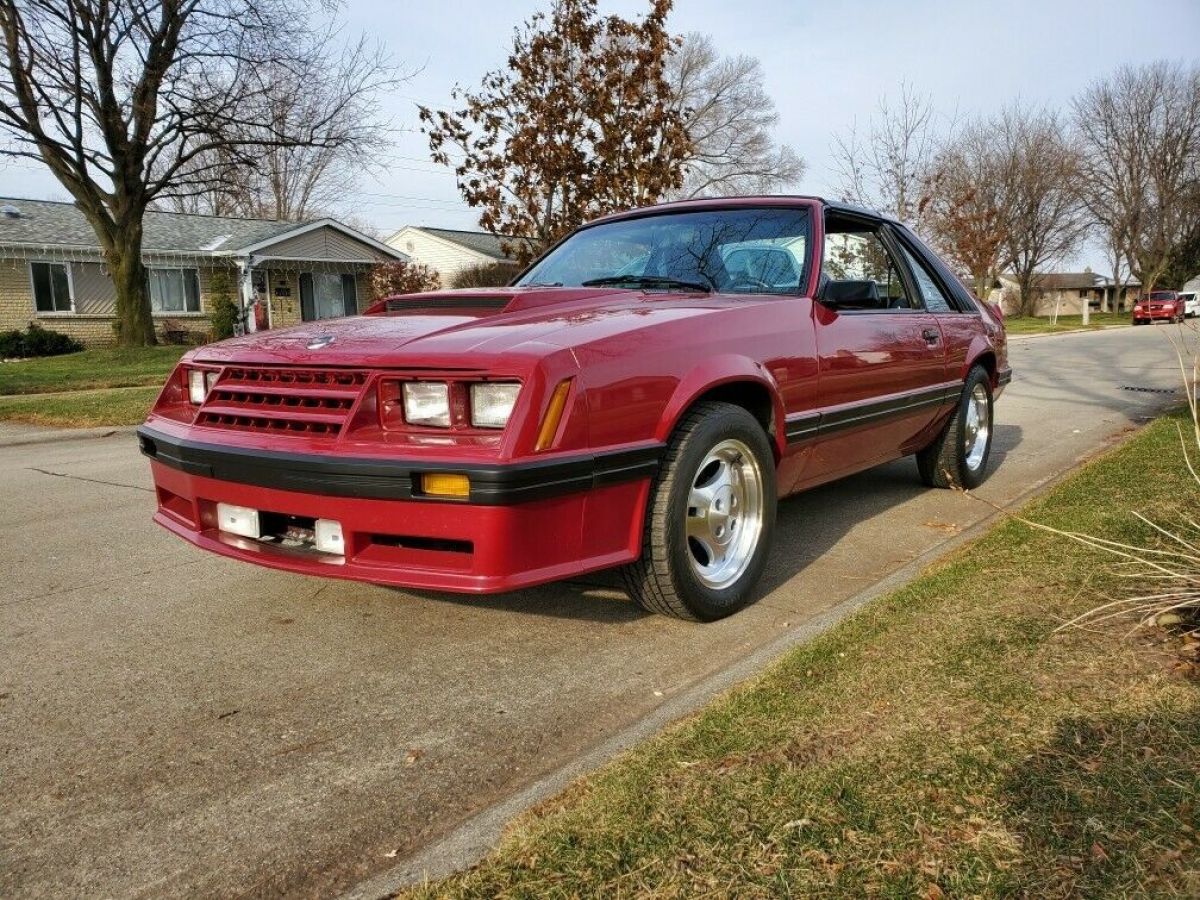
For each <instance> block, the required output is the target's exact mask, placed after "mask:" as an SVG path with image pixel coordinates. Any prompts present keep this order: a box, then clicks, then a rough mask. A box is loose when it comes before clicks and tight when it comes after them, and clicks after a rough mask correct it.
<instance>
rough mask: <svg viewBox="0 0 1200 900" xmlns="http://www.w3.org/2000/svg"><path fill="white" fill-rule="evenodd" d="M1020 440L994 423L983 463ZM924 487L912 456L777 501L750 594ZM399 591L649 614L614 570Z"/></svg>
mask: <svg viewBox="0 0 1200 900" xmlns="http://www.w3.org/2000/svg"><path fill="white" fill-rule="evenodd" d="M1021 439H1022V430H1021V428H1020V426H1017V425H1003V424H998V425H996V431H995V437H994V439H993V445H992V458H991V462H990V463H989V470H990V472H991V473H992V474H994V473H995V471H996V469H997V468H998V467H999V466H1000V465H1001V464H1002V463H1003V462H1004V459H1005V457H1006V456H1007V455H1008V454H1009V453H1011V452H1012V451H1013V450H1014V449H1015V448H1016V447H1017V446H1018V445H1020V443H1021ZM930 490H931V489H930V488H927V487H925V486H924V485H923V484H922V483H921V481H920V479H919V477H918V476H917V468H916V463H915V462H914V460H913V459H912V458H911V457H907V458H904V459H899V460H896V461H894V462H891V463H888V464H886V465H883V466H879V467H876V468H874V469H868V470H867V471H865V472H860V473H858V474H856V475H851V476H849V477H848V478H843V479H840V480H838V481H834V482H831V483H829V484H826V485H822V486H820V487H817V488H813V489H812V490H808V491H804V492H802V493H800V494H797V495H795V496H792V497H789V498H787V499H786V500H782V501H781V502H780V504H779V513H778V517H777V519H776V529H775V543H774V547H773V548H772V552H771V556H770V558H769V559H768V561H767V567H766V570H765V572H764V573H763V578H762V581H761V582H760V583H759V587H758V590H757V591H756V592H755V593H756V595H757V598H759V599H761V598H762V597H764V596H765V595H767V594H769V593H770V592H771V591H773V590H775V589H776V588H778V587H779V586H780V585H782V584H785V583H786V582H788V581H789V580H791V579H792V578H794V577H795V576H796V575H797V574H799V573H800V572H801V571H803V570H804V569H805V568H806V567H807V566H809V565H810V564H812V563H813V562H814V561H815V560H817V559H819V558H820V557H821V556H822V555H824V554H825V553H827V552H829V551H830V550H831V549H832V548H834V547H835V546H836V545H837V544H838V543H839V542H840V541H841V540H842V539H843V538H844V537H845V536H846V533H847V532H848V531H849V530H850V529H852V528H853V527H854V526H855V525H857V524H859V523H860V522H866V521H869V520H872V519H875V518H876V517H878V516H881V515H883V514H884V513H886V512H888V511H889V510H891V509H892V508H894V507H896V506H899V505H901V504H903V503H906V502H908V501H910V500H912V499H914V498H916V497H919V496H921V495H922V494H926V493H928V492H929V491H930ZM897 540H898V541H899V540H900V538H899V537H898V538H897ZM870 550H871V548H869V547H868V548H862V551H861V552H864V553H866V552H870ZM855 552H858V551H857V550H856V551H855ZM397 590H400V589H397ZM403 593H404V594H406V595H407V596H411V597H418V598H420V599H421V600H422V601H428V602H434V603H448V604H454V605H465V606H471V607H473V608H476V609H493V610H503V611H506V612H509V613H525V614H528V615H533V616H542V617H553V618H562V619H577V620H586V621H594V622H609V623H614V624H620V623H626V622H632V621H636V620H638V619H642V618H645V617H647V616H649V615H651V614H650V613H647V612H644V611H643V610H642V609H640V608H639V607H638V606H637V605H635V604H634V603H633V602H632V601H631V600H630V599H629V597H628V596H627V594H626V593H625V590H624V588H623V586H622V584H621V577H620V574H619V573H618V571H617V570H616V569H609V570H605V571H601V572H594V573H591V574H589V575H586V576H583V577H580V578H576V579H572V580H570V581H562V582H556V583H552V584H548V585H542V586H540V587H536V588H529V589H526V590H522V591H515V592H512V593H508V594H493V595H487V596H464V595H459V594H443V593H435V592H430V591H417V590H411V589H405V590H403Z"/></svg>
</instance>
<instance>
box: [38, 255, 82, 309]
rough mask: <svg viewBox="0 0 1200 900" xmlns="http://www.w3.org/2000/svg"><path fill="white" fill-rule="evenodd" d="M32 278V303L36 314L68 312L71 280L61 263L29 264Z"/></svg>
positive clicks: (70, 307)
mask: <svg viewBox="0 0 1200 900" xmlns="http://www.w3.org/2000/svg"><path fill="white" fill-rule="evenodd" d="M29 271H30V275H31V277H32V278H33V302H34V306H35V307H36V308H37V311H38V312H45V313H54V312H70V311H71V309H72V306H71V279H70V278H69V277H68V276H67V267H66V266H65V265H63V264H62V263H47V262H35V263H30V264H29Z"/></svg>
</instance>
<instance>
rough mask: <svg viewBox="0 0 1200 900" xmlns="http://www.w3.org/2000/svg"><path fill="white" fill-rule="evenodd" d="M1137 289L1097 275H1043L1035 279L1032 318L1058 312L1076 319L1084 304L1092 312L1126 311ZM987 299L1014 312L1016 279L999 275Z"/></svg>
mask: <svg viewBox="0 0 1200 900" xmlns="http://www.w3.org/2000/svg"><path fill="white" fill-rule="evenodd" d="M1140 288H1141V284H1140V283H1139V282H1137V281H1134V280H1132V279H1131V280H1128V281H1126V282H1124V283H1123V284H1117V283H1116V282H1115V281H1113V280H1112V279H1111V278H1108V277H1106V276H1104V275H1099V274H1097V273H1096V272H1089V271H1083V272H1046V273H1044V274H1042V275H1039V276H1038V278H1037V282H1036V288H1035V290H1036V291H1037V293H1038V299H1037V305H1036V307H1035V309H1034V315H1037V316H1049V315H1053V314H1054V313H1055V312H1056V311H1057V313H1058V314H1059V315H1063V316H1078V315H1082V314H1083V305H1084V303H1087V304H1088V305H1089V308H1090V309H1093V310H1097V311H1103V312H1119V311H1122V310H1125V309H1128V308H1129V304H1132V303H1133V300H1134V298H1135V297H1136V296H1137V293H1138V290H1139V289H1140ZM988 299H989V300H990V301H992V302H993V303H1000V304H1001V306H1002V307H1003V309H1004V312H1005V313H1014V312H1016V311H1017V304H1018V302H1019V299H1020V288H1019V287H1018V286H1017V279H1016V278H1015V277H1014V276H1013V275H1011V274H1009V273H1002V274H1001V275H1000V277H999V279H998V284H997V285H996V286H995V287H994V288H993V289H992V292H991V294H990V296H989V297H988Z"/></svg>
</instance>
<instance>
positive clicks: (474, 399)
mask: <svg viewBox="0 0 1200 900" xmlns="http://www.w3.org/2000/svg"><path fill="white" fill-rule="evenodd" d="M520 390H521V385H519V384H513V383H504V382H495V383H488V384H473V385H471V424H472V425H474V426H475V427H476V428H503V427H504V426H505V425H507V424H508V417H509V416H511V415H512V411H513V407H514V406H515V405H516V403H517V393H518V392H519V391H520Z"/></svg>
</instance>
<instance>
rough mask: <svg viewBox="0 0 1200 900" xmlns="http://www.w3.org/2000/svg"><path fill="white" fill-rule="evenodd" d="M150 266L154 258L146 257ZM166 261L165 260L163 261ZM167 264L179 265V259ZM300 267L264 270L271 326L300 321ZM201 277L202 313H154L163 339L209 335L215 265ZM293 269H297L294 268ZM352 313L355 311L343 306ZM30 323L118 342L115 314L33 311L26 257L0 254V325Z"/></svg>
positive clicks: (365, 299) (363, 293) (362, 304)
mask: <svg viewBox="0 0 1200 900" xmlns="http://www.w3.org/2000/svg"><path fill="white" fill-rule="evenodd" d="M149 264H150V265H153V261H152V260H151V261H149ZM164 264H168V263H164ZM171 265H179V263H178V262H175V263H171ZM299 268H300V267H299V266H294V267H289V268H288V269H273V270H272V269H269V270H268V272H267V287H268V295H269V298H270V304H271V326H272V327H273V328H287V327H289V326H291V325H298V324H300V322H301V309H300V275H299V271H298V269H299ZM311 268H313V269H322V268H330V269H333V270H340V271H344V270H345V268H346V267H345V266H342V265H329V264H325V265H322V264H314V265H312V266H311ZM353 268H355V269H356V270H357V271H356V272H355V283H356V288H357V294H358V311H362V310H364V309H366V308H367V306H368V305H369V304H370V302H371V298H370V273H369V270H368V269H366V268H365V267H357V266H355V267H353ZM197 269H198V272H199V276H200V312H199V313H164V314H162V315H156V316H155V317H154V321H155V325H156V330H157V331H158V333H159V338H160V339H163V338H164V335H163V328H164V326H167V327H169V328H170V329H171V330H178V331H183V332H186V333H187V335H188V340H189V341H191V342H194V343H199V342H202V341H205V340H208V339H209V334H210V326H209V320H208V310H209V299H210V296H211V294H210V288H209V285H210V282H211V279H212V274H213V271H214V268H213V267H212V266H208V267H205V266H198V267H197ZM293 269H295V270H293ZM228 271H229V274H230V281H231V284H232V287H233V291H234V299H235V300H237V299H238V298H239V296H240V281H239V279H238V275H237V271H236V269H235V268H234V267H232V266H230V267H229V269H228ZM347 312H348V313H353V312H354V310H347ZM30 322H37V323H38V324H39V325H41V326H42V327H44V328H49V329H51V330H53V331H60V332H62V333H63V334H69V335H71V336H72V337H74V338H77V339H78V340H80V341H82V342H83V343H84V344H86V345H87V346H89V347H104V346H111V345H113V344H115V343H116V332H115V331H114V330H113V322H114V318H113V317H112V316H107V315H81V314H78V313H53V314H47V313H37V312H35V310H34V305H33V289H32V286H31V285H30V279H29V262H28V260H25V259H12V258H7V259H5V258H0V330H3V331H7V330H10V329H14V328H16V329H24V328H25V327H26V326H27V325H29V323H30Z"/></svg>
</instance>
